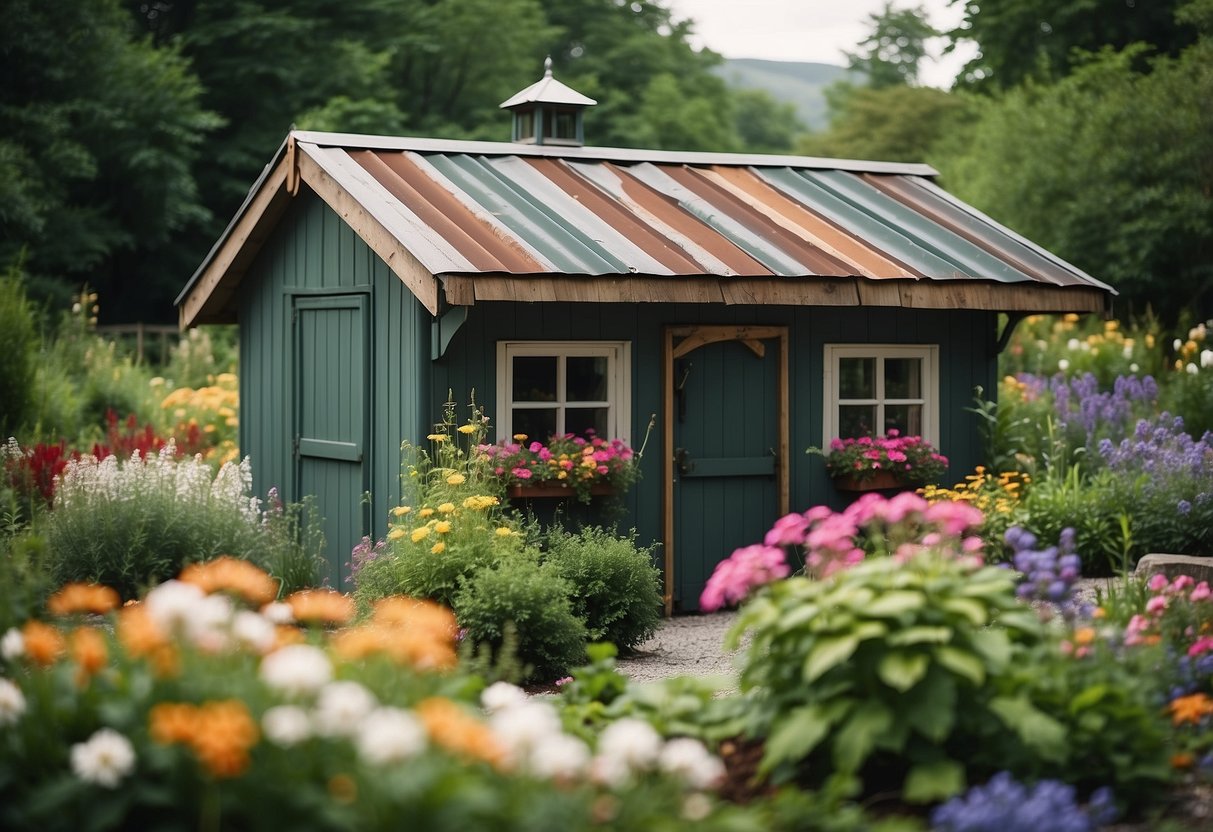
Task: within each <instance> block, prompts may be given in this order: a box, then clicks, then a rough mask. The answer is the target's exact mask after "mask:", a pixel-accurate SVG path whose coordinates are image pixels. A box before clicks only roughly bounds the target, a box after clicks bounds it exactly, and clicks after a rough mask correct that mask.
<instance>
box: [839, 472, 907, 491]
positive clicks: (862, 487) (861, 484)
mask: <svg viewBox="0 0 1213 832" xmlns="http://www.w3.org/2000/svg"><path fill="white" fill-rule="evenodd" d="M834 487H835V488H837V489H838V490H839V491H888V490H892V489H902V488H913V487H914V486H913V485H912V484H911V483H908V482H906V481H905V480H903V479H901V478H899V477H898V476H897V475H896V474H894V473H893V472H892V471H877V472H876V473H875V474H873V475H872V476H870V477H868V478H866V479H860V478H859V477H851V476H846V477H835V478H834Z"/></svg>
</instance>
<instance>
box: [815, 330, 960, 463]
mask: <svg viewBox="0 0 1213 832" xmlns="http://www.w3.org/2000/svg"><path fill="white" fill-rule="evenodd" d="M843 358H875V359H877V361H876V396H875V398H873V399H846V400H845V401H844V400H842V398H841V396H840V395H839V389H838V388H839V384H840V383H841V373H840V372H839V370H838V366H839V364H838V362H839V361H840V360H841V359H843ZM886 358H918V359H921V360H922V372H923V379H922V436H923V439H925V440H926V441H928V442H930V443H931V444H932V445H934V446H935V447H937V448H938V447H939V345H938V344H826V345H825V372H824V384H823V385H822V402H823V404H822V408H823V411H822V420H821V422H822V431H821V432H822V439H821V447H823V448H828V447H829V444H830V440H832V439H834V438H835V437H836V436H838V407H839V405H840V404H844V403H845V404H874V405H876V419H877V424H883V422H884V406H885V405H886V404H917V403H918V401H919V400H918V399H888V398H885V395H884V359H886Z"/></svg>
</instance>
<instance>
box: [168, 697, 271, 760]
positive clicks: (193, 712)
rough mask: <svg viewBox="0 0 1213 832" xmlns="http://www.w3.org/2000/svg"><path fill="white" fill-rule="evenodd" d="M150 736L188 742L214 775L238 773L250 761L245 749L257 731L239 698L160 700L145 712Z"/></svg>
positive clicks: (254, 738) (187, 744)
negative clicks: (194, 701)
mask: <svg viewBox="0 0 1213 832" xmlns="http://www.w3.org/2000/svg"><path fill="white" fill-rule="evenodd" d="M148 720H149V723H150V730H151V735H152V739H154V740H155V741H156V742H159V743H161V744H164V745H171V744H175V743H180V744H182V745H186V746H188V747H189V748H190V749H191V750H192V751H193V752H194V754H195V755H196V756H197V757H198V761H199V762H201V763H202V765H203V766H204V767H205V768H206V769H207V771H208V772H210V774H211V775H212V776H214V777H219V778H228V777H238V776H239V775H241V774H243V773H244V772H245V770H246V769H247V768H248V765H249V755H248V750H249V749H250V748H251V747H252V746H254V745H256V744H257V741H258V740H259V739H260V733H259V731H258V730H257V723H256V722H254V721H253V718H252V716H250V715H249V712H248V707H247V706H246V705H245V704H244V703H243V702H241V701H240V700H238V699H227V700H223V701H220V702H204V703H203V704H202V705H200V706H195V705H190V704H188V703H183V702H162V703H160V704H158V705H156V706H155V707H153V708H152V711H151V713H150V714H149V716H148Z"/></svg>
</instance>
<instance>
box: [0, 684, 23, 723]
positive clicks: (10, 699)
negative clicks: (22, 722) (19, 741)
mask: <svg viewBox="0 0 1213 832" xmlns="http://www.w3.org/2000/svg"><path fill="white" fill-rule="evenodd" d="M23 713H25V694H23V693H22V692H21V688H19V687H17V686H16V685H14V684H13V683H12V682H10V681H9V680H8V679H0V725H13V724H15V723H16V722H17V720H18V719H20V718H21V715H22V714H23Z"/></svg>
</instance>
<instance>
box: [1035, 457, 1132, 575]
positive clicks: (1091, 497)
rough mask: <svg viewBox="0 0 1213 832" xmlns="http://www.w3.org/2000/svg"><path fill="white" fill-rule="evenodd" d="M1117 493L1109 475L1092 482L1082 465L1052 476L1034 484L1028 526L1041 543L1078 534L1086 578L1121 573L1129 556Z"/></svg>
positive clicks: (1104, 472) (1094, 478) (1076, 548)
mask: <svg viewBox="0 0 1213 832" xmlns="http://www.w3.org/2000/svg"><path fill="white" fill-rule="evenodd" d="M1116 487H1117V482H1116V477H1115V476H1114V475H1112V474H1110V473H1109V472H1107V471H1101V472H1099V473H1098V474H1096V475H1095V476H1093V477H1091V478H1089V479H1088V478H1084V477H1083V476H1082V475H1081V471H1080V469H1079V467H1078V466H1077V465H1071V466H1069V467H1068V468H1067V469H1064V470H1062V471H1060V472H1054V471H1050V472H1049V475H1048V476H1047V477H1044V478H1041V479H1038V480H1036V481H1035V482H1034V483H1032V487H1031V489H1030V490H1029V491H1028V495H1027V498H1026V499H1025V501H1024V508H1025V509H1026V511H1027V518H1026V519H1025V521H1024V523H1023V525H1024V527H1025V528H1026V529H1028V531H1030V532H1032V533H1033V534H1035V535H1036V536H1037V537H1038V538H1040V539H1041V540H1057V539H1059V538H1060V537H1061V532H1062V529H1066V528H1072V529H1074V538H1075V551H1077V553H1078V554H1079V556H1080V557H1081V558H1082V573H1083V575H1086V576H1087V577H1095V576H1100V575H1111V574H1112V573H1113V572H1114V571H1116V570H1117V569H1119V568H1120V566H1121V561H1122V559H1123V554H1124V535H1123V533H1122V531H1121V526H1120V512H1121V509H1120V505H1121V503H1120V501H1119V500H1117V499H1116V497H1115V490H1116Z"/></svg>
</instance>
